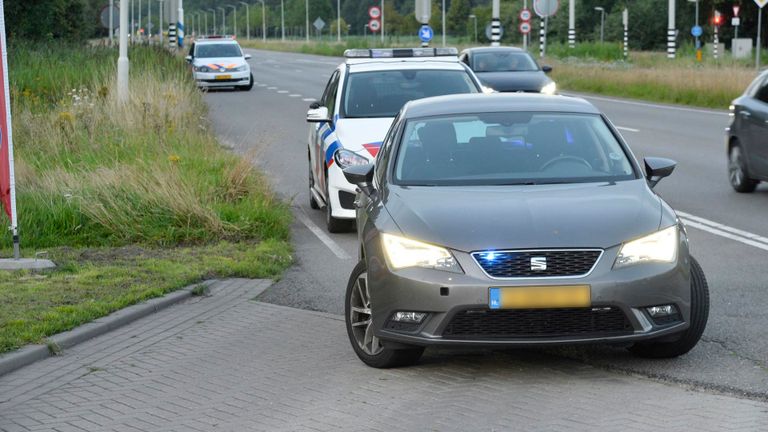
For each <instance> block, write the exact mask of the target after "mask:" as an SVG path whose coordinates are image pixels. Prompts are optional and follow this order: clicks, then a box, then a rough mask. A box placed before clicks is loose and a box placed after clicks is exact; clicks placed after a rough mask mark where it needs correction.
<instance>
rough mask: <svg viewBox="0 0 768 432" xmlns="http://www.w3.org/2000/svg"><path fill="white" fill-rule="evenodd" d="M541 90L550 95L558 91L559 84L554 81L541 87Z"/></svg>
mask: <svg viewBox="0 0 768 432" xmlns="http://www.w3.org/2000/svg"><path fill="white" fill-rule="evenodd" d="M541 92H542V93H544V94H548V95H553V94H555V92H557V84H555V82H554V81H552V82H550V83H549V84H547V85H545V86H544V87H542V88H541Z"/></svg>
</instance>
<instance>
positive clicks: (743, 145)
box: [726, 71, 768, 192]
mask: <svg viewBox="0 0 768 432" xmlns="http://www.w3.org/2000/svg"><path fill="white" fill-rule="evenodd" d="M730 108H731V117H732V118H733V120H732V121H731V125H730V127H728V128H727V129H726V132H727V145H728V178H729V180H730V182H731V186H733V188H734V189H735V190H736V191H737V192H753V191H754V190H755V188H757V185H758V183H760V182H761V181H768V71H764V72H763V73H761V74H760V75H759V76H758V77H757V78H756V79H755V80H754V81H752V84H750V85H749V87H747V90H746V91H745V92H744V94H743V95H741V96H739V97H738V98H737V99H736V100H734V101H733V103H732V104H731V107H730Z"/></svg>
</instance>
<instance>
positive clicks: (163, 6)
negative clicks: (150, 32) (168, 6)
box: [157, 0, 165, 47]
mask: <svg viewBox="0 0 768 432" xmlns="http://www.w3.org/2000/svg"><path fill="white" fill-rule="evenodd" d="M157 2H158V3H160V46H161V47H162V46H163V9H164V8H165V4H164V2H165V0H157Z"/></svg>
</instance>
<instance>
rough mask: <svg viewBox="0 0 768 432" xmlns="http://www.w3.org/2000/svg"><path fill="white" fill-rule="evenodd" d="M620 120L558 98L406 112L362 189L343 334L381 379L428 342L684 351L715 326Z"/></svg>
mask: <svg viewBox="0 0 768 432" xmlns="http://www.w3.org/2000/svg"><path fill="white" fill-rule="evenodd" d="M644 164H645V174H643V172H642V171H641V169H640V167H639V166H638V163H637V161H636V160H635V158H634V156H633V155H632V153H631V152H630V150H629V148H628V147H627V145H626V143H624V142H623V140H622V138H621V136H620V135H619V134H618V133H617V132H616V129H615V128H614V127H613V126H612V125H611V123H610V122H609V121H608V120H607V119H606V118H605V117H604V116H603V115H602V114H601V113H600V112H599V111H598V110H597V109H596V108H595V107H593V106H592V105H591V104H589V103H588V102H586V101H584V100H582V99H576V98H568V97H563V96H546V95H528V94H506V95H505V94H494V95H456V96H442V97H436V98H427V99H421V100H417V101H412V102H409V103H408V104H406V105H405V106H404V107H403V109H402V111H401V112H400V113H399V115H398V116H397V118H396V119H395V121H394V123H393V125H392V127H391V129H390V130H389V132H388V133H387V136H386V138H385V140H384V143H383V144H382V147H381V150H380V152H379V155H378V158H377V162H376V165H375V168H374V166H373V165H361V166H352V167H349V168H347V169H345V170H344V174H345V176H346V177H347V179H348V180H349V181H350V182H351V183H353V184H357V185H358V187H359V189H360V193H358V196H357V201H356V206H357V225H358V233H359V234H358V236H359V242H360V262H359V263H358V264H357V266H356V267H355V269H354V270H353V272H352V274H351V276H350V279H349V284H348V286H347V291H346V300H345V302H346V309H345V315H346V324H347V331H348V334H349V339H350V342H351V344H352V347H353V349H354V350H355V352H356V353H357V355H358V357H359V358H360V359H361V360H362V361H363V362H365V363H366V364H368V365H370V366H373V367H394V366H403V365H409V364H413V363H415V362H416V361H418V359H419V358H420V356H421V354H422V352H423V350H424V348H425V347H427V346H433V345H463V346H483V347H488V346H504V347H508V346H517V345H519V346H531V345H549V344H576V343H611V344H620V345H623V346H629V347H630V350H631V351H632V352H634V353H636V354H637V355H640V356H644V357H655V358H661V357H674V356H679V355H681V354H684V353H686V352H688V351H689V350H691V349H692V348H693V347H694V346H695V345H696V343H697V342H698V340H699V338H700V337H701V334H702V332H703V331H704V327H705V326H706V323H707V318H708V314H709V294H708V288H707V282H706V280H705V278H704V274H703V273H702V270H701V267H700V266H699V265H698V263H697V262H696V261H695V260H694V259H693V257H691V255H690V254H689V250H688V237H687V234H686V230H685V227H684V226H683V224H682V223H681V222H680V220H679V219H678V218H677V217H676V215H675V212H674V211H673V210H672V209H671V208H670V207H669V205H667V204H666V203H665V202H664V201H663V200H662V199H661V198H660V197H659V196H658V195H656V194H655V193H654V192H653V190H652V188H653V187H654V186H655V184H656V183H657V182H658V181H659V180H660V179H661V178H662V177H666V176H668V175H670V174H671V173H672V171H673V169H674V167H675V162H674V161H671V160H668V159H660V158H646V159H645V160H644Z"/></svg>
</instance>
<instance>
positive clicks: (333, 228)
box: [325, 177, 352, 234]
mask: <svg viewBox="0 0 768 432" xmlns="http://www.w3.org/2000/svg"><path fill="white" fill-rule="evenodd" d="M351 226H352V221H350V220H348V219H339V218H336V217H333V213H332V211H331V194H330V193H329V191H328V178H327V177H326V179H325V227H326V228H327V229H328V232H329V233H334V234H337V233H344V232H349V231H351Z"/></svg>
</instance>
